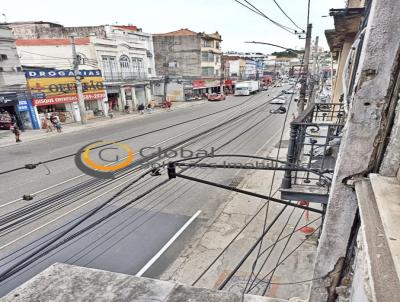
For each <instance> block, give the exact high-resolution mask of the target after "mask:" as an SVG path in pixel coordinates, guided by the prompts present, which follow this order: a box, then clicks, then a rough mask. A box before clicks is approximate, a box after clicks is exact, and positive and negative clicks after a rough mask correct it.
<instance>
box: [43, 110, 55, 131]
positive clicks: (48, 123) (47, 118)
mask: <svg viewBox="0 0 400 302" xmlns="http://www.w3.org/2000/svg"><path fill="white" fill-rule="evenodd" d="M50 118H51V114H50V113H49V112H46V114H45V116H44V120H43V123H44V128H45V129H46V132H53V126H52V123H51V121H50Z"/></svg>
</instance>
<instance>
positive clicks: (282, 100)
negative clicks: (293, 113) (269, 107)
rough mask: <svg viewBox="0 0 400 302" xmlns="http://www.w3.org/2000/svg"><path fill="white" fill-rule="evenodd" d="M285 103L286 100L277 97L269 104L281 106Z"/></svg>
mask: <svg viewBox="0 0 400 302" xmlns="http://www.w3.org/2000/svg"><path fill="white" fill-rule="evenodd" d="M285 103H286V99H285V98H283V97H277V98H276V99H273V100H272V101H271V102H270V104H280V105H283V104H285Z"/></svg>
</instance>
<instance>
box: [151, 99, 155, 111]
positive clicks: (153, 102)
mask: <svg viewBox="0 0 400 302" xmlns="http://www.w3.org/2000/svg"><path fill="white" fill-rule="evenodd" d="M155 107H156V101H155V100H151V101H150V111H151V112H153V111H154V108H155Z"/></svg>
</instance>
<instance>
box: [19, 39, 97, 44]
mask: <svg viewBox="0 0 400 302" xmlns="http://www.w3.org/2000/svg"><path fill="white" fill-rule="evenodd" d="M89 43H90V39H89V38H75V44H76V45H87V44H89ZM16 44H17V46H42V45H71V40H70V39H17V41H16Z"/></svg>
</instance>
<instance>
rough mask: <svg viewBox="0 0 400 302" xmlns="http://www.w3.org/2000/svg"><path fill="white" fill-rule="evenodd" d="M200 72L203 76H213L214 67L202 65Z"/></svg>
mask: <svg viewBox="0 0 400 302" xmlns="http://www.w3.org/2000/svg"><path fill="white" fill-rule="evenodd" d="M201 74H202V75H203V76H213V75H214V67H202V68H201Z"/></svg>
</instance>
